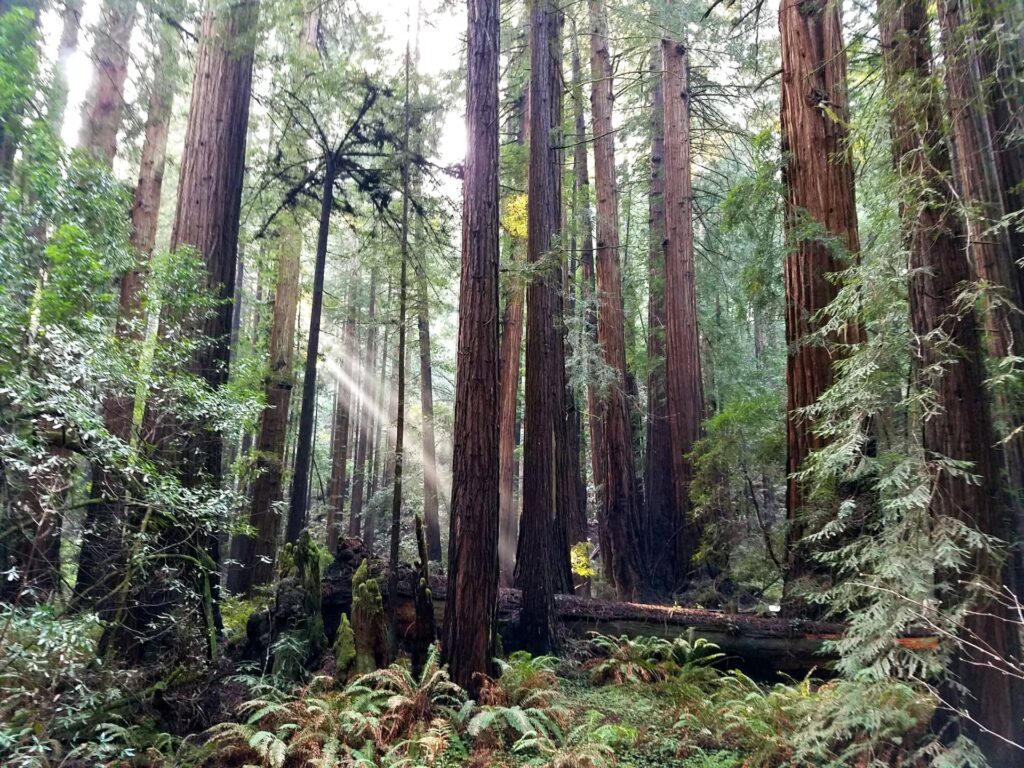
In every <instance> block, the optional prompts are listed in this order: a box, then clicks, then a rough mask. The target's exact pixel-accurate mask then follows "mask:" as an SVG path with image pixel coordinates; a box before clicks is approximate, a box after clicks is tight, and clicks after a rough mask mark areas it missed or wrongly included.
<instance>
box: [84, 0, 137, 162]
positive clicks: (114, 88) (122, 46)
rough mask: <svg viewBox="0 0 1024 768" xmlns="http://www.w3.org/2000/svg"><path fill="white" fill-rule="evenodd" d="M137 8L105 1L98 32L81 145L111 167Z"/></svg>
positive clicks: (119, 0) (130, 2) (126, 0)
mask: <svg viewBox="0 0 1024 768" xmlns="http://www.w3.org/2000/svg"><path fill="white" fill-rule="evenodd" d="M137 5H138V4H137V3H136V2H134V0H104V2H103V7H102V8H101V9H100V20H99V23H98V24H97V25H96V29H95V32H94V34H95V41H94V43H93V48H92V61H93V67H94V69H93V77H92V84H91V85H90V86H89V92H88V94H87V95H86V97H85V104H84V105H83V107H82V128H81V130H80V131H79V134H78V144H79V146H80V147H81V148H82V149H84V150H86V151H87V152H89V153H91V154H92V155H93V156H95V157H96V158H97V159H98V160H100V161H101V162H103V163H104V164H106V165H107V166H110V165H112V164H113V162H114V155H115V154H117V132H118V131H119V130H120V129H121V120H122V117H123V115H124V83H125V80H127V79H128V59H129V56H130V54H131V50H130V47H129V44H130V42H131V36H132V29H133V28H134V26H135V17H136V7H137Z"/></svg>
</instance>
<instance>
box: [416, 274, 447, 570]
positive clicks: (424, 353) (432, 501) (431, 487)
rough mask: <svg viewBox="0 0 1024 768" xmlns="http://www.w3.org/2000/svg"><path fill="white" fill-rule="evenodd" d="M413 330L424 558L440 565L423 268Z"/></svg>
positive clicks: (428, 311)
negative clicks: (420, 416)
mask: <svg viewBox="0 0 1024 768" xmlns="http://www.w3.org/2000/svg"><path fill="white" fill-rule="evenodd" d="M416 293H417V297H416V298H417V302H416V330H417V332H418V336H419V346H420V412H421V413H422V414H423V425H422V430H421V440H422V445H423V525H424V534H425V536H426V539H427V557H428V558H429V559H430V560H432V561H434V562H437V563H439V562H441V520H440V517H439V516H438V499H437V496H438V494H437V491H438V474H437V458H436V446H437V441H436V439H435V437H434V375H433V366H432V365H431V362H430V357H431V354H430V303H429V300H428V297H427V275H426V272H425V270H424V268H423V267H422V265H420V266H417V268H416Z"/></svg>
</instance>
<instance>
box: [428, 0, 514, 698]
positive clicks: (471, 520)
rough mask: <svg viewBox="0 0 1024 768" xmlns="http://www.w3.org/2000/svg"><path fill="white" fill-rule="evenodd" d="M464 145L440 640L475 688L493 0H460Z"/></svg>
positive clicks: (489, 296)
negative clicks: (465, 19) (465, 17)
mask: <svg viewBox="0 0 1024 768" xmlns="http://www.w3.org/2000/svg"><path fill="white" fill-rule="evenodd" d="M467 5H468V9H469V30H468V34H467V49H468V52H467V57H466V61H467V65H466V69H467V72H466V135H467V137H468V145H467V151H466V165H465V180H464V182H463V211H462V275H461V281H460V287H459V310H460V311H459V339H458V370H457V372H456V381H455V429H454V448H453V455H452V471H453V477H452V504H451V533H450V538H449V543H448V599H447V603H446V605H445V615H444V629H443V635H442V637H443V641H442V648H443V651H444V658H445V661H446V662H447V663H448V665H449V668H450V670H451V675H452V679H453V680H454V681H455V682H456V683H457V684H459V685H461V686H463V687H464V688H467V689H469V690H471V691H475V690H476V689H477V688H478V687H479V685H480V683H481V678H480V675H481V674H484V673H487V672H488V671H489V670H490V667H491V657H492V655H493V649H494V612H495V601H496V599H497V589H498V514H497V513H498V485H497V482H496V481H497V479H498V364H499V360H498V354H499V350H498V127H499V124H498V59H499V47H500V46H499V33H500V21H499V19H500V3H499V2H498V0H467Z"/></svg>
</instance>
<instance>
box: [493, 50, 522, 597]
mask: <svg viewBox="0 0 1024 768" xmlns="http://www.w3.org/2000/svg"><path fill="white" fill-rule="evenodd" d="M520 55H522V54H520ZM526 101H527V98H526V95H525V94H521V95H520V97H519V98H518V99H517V100H516V102H515V111H516V113H518V114H516V116H515V117H513V118H510V121H509V122H510V123H511V122H513V121H514V122H517V123H518V125H517V126H516V127H515V128H512V127H511V126H510V129H509V132H510V133H511V132H512V131H513V130H515V131H516V139H517V142H518V143H519V144H520V145H525V144H526V142H527V141H528V138H529V112H528V107H527V106H526ZM508 242H509V245H508V250H507V253H508V255H509V258H510V259H511V261H512V262H513V263H518V262H521V261H522V260H523V256H524V253H523V252H524V247H523V246H524V244H523V241H522V238H510V239H509V241H508ZM506 285H507V295H506V297H505V310H504V312H503V313H502V319H501V351H500V365H501V370H500V374H499V377H498V379H499V386H500V387H501V392H500V397H499V402H500V405H499V411H500V415H499V425H498V435H499V437H498V446H499V448H498V454H499V457H498V467H499V471H498V570H499V578H500V581H501V585H502V586H503V587H511V586H512V583H513V579H514V575H515V565H516V543H517V538H518V534H519V514H518V507H517V505H516V497H515V469H516V464H515V462H516V458H515V454H516V445H517V443H518V436H519V391H520V390H519V385H520V381H521V379H522V356H523V313H524V309H525V305H526V285H525V283H524V282H523V280H522V279H521V278H520V277H519V275H518V274H517V273H516V272H515V271H514V270H509V271H508V280H507V283H506Z"/></svg>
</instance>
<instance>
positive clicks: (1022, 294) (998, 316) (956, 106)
mask: <svg viewBox="0 0 1024 768" xmlns="http://www.w3.org/2000/svg"><path fill="white" fill-rule="evenodd" d="M938 8H939V26H940V29H941V35H942V50H943V59H944V61H945V64H946V66H945V72H946V98H947V109H948V112H949V114H950V115H951V123H952V127H953V146H954V150H955V154H954V157H955V159H956V162H955V169H954V170H955V171H956V178H957V182H958V185H957V186H958V189H959V190H960V194H961V196H962V198H963V202H964V205H965V206H966V210H967V234H968V238H969V247H970V251H971V256H972V259H973V263H974V269H975V272H976V275H977V277H979V278H981V279H982V280H984V281H985V282H986V283H988V285H989V289H990V290H991V291H992V292H993V294H994V295H995V298H994V300H992V301H991V302H989V305H988V306H987V307H986V313H985V320H986V330H987V333H986V339H987V341H988V352H989V355H990V356H991V357H993V358H995V359H997V360H1003V359H1005V358H1007V357H1010V356H1020V354H1021V350H1022V348H1024V314H1022V312H1021V310H1022V308H1024V277H1022V272H1021V269H1020V267H1019V266H1018V263H1017V260H1018V259H1020V258H1022V257H1024V254H1022V253H1015V252H1014V242H1013V238H1014V237H1017V238H1018V239H1019V237H1020V236H1019V233H1017V232H1016V229H1015V228H1010V229H1007V228H1006V227H1005V226H1003V224H1002V219H1003V217H1004V215H1005V214H1006V213H1008V212H1009V211H1008V210H1007V209H1006V208H1005V207H1004V206H1005V205H1006V204H1018V203H1020V202H1021V194H1020V190H1015V189H1013V188H1011V187H1007V186H1006V182H1008V181H1013V180H1014V179H1012V178H1010V177H1013V176H1019V175H1020V173H1021V166H1022V165H1024V160H1022V159H1021V157H1020V147H1019V146H1018V147H1016V148H1013V147H1011V146H1007V143H1008V142H1009V141H1010V139H1011V138H1012V137H1013V135H1014V134H1013V130H1015V127H1014V126H1013V122H1014V117H1013V115H1012V114H1010V113H1009V102H1008V101H1006V100H1005V99H999V100H996V104H995V106H997V107H998V110H991V111H990V109H989V103H988V102H987V101H986V93H985V92H984V89H983V84H982V82H981V81H980V80H979V74H980V73H979V67H978V64H979V62H980V63H981V64H983V65H984V68H985V69H986V70H987V69H991V68H993V67H994V66H995V65H994V64H993V62H992V61H991V57H990V56H987V55H983V56H980V57H979V56H978V55H977V54H978V51H977V48H976V42H975V40H974V39H973V38H972V34H971V29H970V25H968V23H967V19H965V15H966V10H967V9H966V8H965V2H964V0H941V2H939V4H938ZM985 74H987V75H989V76H993V75H996V74H997V73H996V72H986V73H985ZM1018 76H1019V73H1018ZM997 83H998V80H997ZM1012 83H1013V79H1012V78H1011V79H1010V81H1009V82H1008V83H1007V86H1006V87H1010V88H1012V87H1013V86H1012ZM993 87H995V84H993ZM993 128H995V132H994V131H993ZM1017 129H1019V127H1018V128H1017ZM1007 131H1010V133H1007ZM997 138H998V139H999V140H1000V142H1001V144H1002V145H1003V147H1004V151H1003V152H997V151H996V143H995V140H996V139H997ZM1001 160H1002V161H1003V162H1000V161H1001ZM1004 176H1005V178H1004ZM1016 181H1017V182H1020V181H1022V179H1021V178H1017V179H1016ZM1014 367H1015V368H1016V369H1017V370H1018V373H1019V370H1020V366H1019V365H1015V366H1014ZM996 416H997V417H998V418H999V419H1000V420H1004V421H1005V422H1007V423H1008V427H1007V428H1006V429H1004V430H1002V431H1004V432H1009V431H1011V430H1015V429H1017V427H1018V426H1019V424H1020V423H1021V420H1022V418H1024V406H1022V405H1021V403H1020V402H1019V398H1018V400H1016V401H1015V400H1014V398H1013V397H1012V396H1011V395H1010V394H1009V393H1007V391H1006V388H1005V387H1003V388H1000V389H999V390H997V393H996ZM1003 457H1004V460H1005V467H1006V471H1007V477H1008V480H1009V485H1010V490H1011V493H1012V501H1013V505H1012V511H1013V514H1014V518H1015V520H1014V528H1015V532H1016V533H1017V534H1018V535H1021V534H1022V533H1024V500H1022V499H1021V494H1022V493H1024V435H1020V434H1015V435H1013V436H1012V437H1011V438H1010V439H1009V440H1008V441H1007V442H1006V444H1005V448H1004V450H1003ZM1016 563H1017V565H1016V575H1015V580H1016V581H1018V582H1019V583H1018V584H1017V589H1024V583H1020V582H1024V560H1022V558H1021V556H1020V554H1019V552H1018V554H1017V555H1016Z"/></svg>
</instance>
